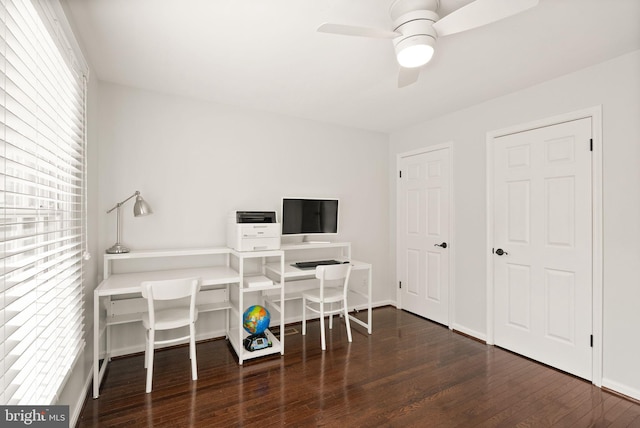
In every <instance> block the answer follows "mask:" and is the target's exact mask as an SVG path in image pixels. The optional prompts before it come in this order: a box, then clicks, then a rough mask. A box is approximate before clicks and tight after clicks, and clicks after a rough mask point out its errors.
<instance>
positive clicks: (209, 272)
mask: <svg viewBox="0 0 640 428" xmlns="http://www.w3.org/2000/svg"><path fill="white" fill-rule="evenodd" d="M229 254H230V250H229V249H228V248H199V249H187V250H184V249H183V250H151V251H132V252H130V253H126V254H105V255H104V263H105V269H104V280H103V281H102V282H101V283H100V285H98V287H96V289H95V290H94V292H93V397H94V398H98V395H99V392H100V383H101V382H102V378H103V376H104V373H105V370H106V368H107V364H108V362H109V360H110V358H111V356H110V353H111V349H110V346H111V337H110V335H111V329H110V327H111V326H112V325H116V324H123V323H129V322H137V321H140V320H141V312H136V311H137V308H136V307H134V304H135V303H137V307H139V303H140V302H139V300H140V299H131V300H126V301H119V302H123V304H124V305H126V304H128V303H131V305H130V307H129V308H128V309H130V310H126V311H124V313H121V314H119V313H114V311H110V310H108V311H107V313H108V315H107V319H106V321H105V325H104V326H103V328H104V329H105V330H106V354H105V357H104V362H103V364H102V367H100V338H101V333H102V330H103V328H101V326H100V299H101V298H108V299H109V303H113V302H111V297H114V296H122V295H127V294H139V293H140V283H141V282H142V281H153V280H160V279H177V278H188V277H200V278H201V279H202V287H203V291H201V292H200V294H199V295H198V310H199V311H201V312H205V311H215V310H228V309H230V305H229V303H228V301H226V300H227V299H224V300H222V301H219V300H221V299H222V297H223V294H224V295H226V296H227V297H228V294H229V290H228V288H229V284H235V283H239V281H240V275H239V273H238V272H237V271H235V270H234V269H232V268H231V267H229ZM201 255H226V265H223V266H211V267H202V268H190V269H171V270H154V271H147V272H135V273H122V274H112V273H111V272H112V266H111V263H112V262H114V261H119V260H120V261H121V260H130V259H141V258H159V257H175V256H201ZM222 285H225V286H226V287H225V288H224V289H220V288H218V289H215V288H214V287H215V286H218V287H220V286H222ZM207 288H213V289H211V290H207ZM221 292H222V293H221ZM144 310H145V309H143V311H144ZM227 322H228V317H227ZM227 330H228V325H227Z"/></svg>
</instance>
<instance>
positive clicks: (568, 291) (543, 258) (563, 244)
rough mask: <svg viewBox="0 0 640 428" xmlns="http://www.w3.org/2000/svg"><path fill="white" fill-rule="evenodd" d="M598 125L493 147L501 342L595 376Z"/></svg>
mask: <svg viewBox="0 0 640 428" xmlns="http://www.w3.org/2000/svg"><path fill="white" fill-rule="evenodd" d="M590 141H591V118H585V119H579V120H573V121H569V122H565V123H560V124H556V125H553V126H546V127H542V128H538V129H533V130H529V131H525V132H519V133H515V134H511V135H506V136H502V137H498V138H495V139H494V141H493V195H494V200H493V231H494V236H493V245H494V246H495V247H494V248H493V278H494V284H493V287H494V288H493V290H494V302H493V303H494V306H493V307H494V313H493V320H494V335H495V336H494V341H495V344H496V345H499V346H502V347H504V348H507V349H510V350H512V351H514V352H517V353H519V354H522V355H525V356H527V357H530V358H533V359H535V360H537V361H541V362H543V363H546V364H549V365H551V366H553V367H556V368H559V369H561V370H564V371H566V372H569V373H572V374H575V375H577V376H580V377H582V378H585V379H591V377H592V352H591V350H592V348H591V334H592V289H593V281H592V245H593V243H592V218H591V217H592V205H591V204H592V201H591V194H592V192H591V151H590Z"/></svg>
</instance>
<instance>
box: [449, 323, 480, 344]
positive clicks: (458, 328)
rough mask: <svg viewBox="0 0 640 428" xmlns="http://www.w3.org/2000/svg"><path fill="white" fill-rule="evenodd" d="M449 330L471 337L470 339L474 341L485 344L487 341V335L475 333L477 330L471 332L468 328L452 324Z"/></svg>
mask: <svg viewBox="0 0 640 428" xmlns="http://www.w3.org/2000/svg"><path fill="white" fill-rule="evenodd" d="M451 329H452V330H455V331H457V332H459V333H463V334H466V335H467V336H471V337H473V338H475V339H478V340H482V341H484V342H486V340H487V335H486V334H484V333H482V332H480V331H477V330H472V329H470V328H468V327H465V326H463V325H460V324H457V323H453V325H452V326H451Z"/></svg>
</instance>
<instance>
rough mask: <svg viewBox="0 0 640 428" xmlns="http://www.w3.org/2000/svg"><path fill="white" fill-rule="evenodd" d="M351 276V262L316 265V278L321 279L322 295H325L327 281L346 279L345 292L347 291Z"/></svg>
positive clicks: (343, 285)
mask: <svg viewBox="0 0 640 428" xmlns="http://www.w3.org/2000/svg"><path fill="white" fill-rule="evenodd" d="M350 276H351V264H350V263H343V264H338V265H319V266H317V267H316V278H318V279H319V280H320V297H321V298H322V297H323V296H324V287H325V281H336V280H344V282H343V284H342V289H343V292H344V293H346V292H347V287H348V285H349V277H350Z"/></svg>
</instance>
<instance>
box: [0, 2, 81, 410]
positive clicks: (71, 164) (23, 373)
mask: <svg viewBox="0 0 640 428" xmlns="http://www.w3.org/2000/svg"><path fill="white" fill-rule="evenodd" d="M0 2H1V6H0V104H1V106H0V109H1V110H0V138H1V141H0V211H1V212H0V222H1V223H0V239H1V243H0V258H1V261H0V347H1V348H0V359H1V360H0V376H2V379H1V380H0V403H2V404H29V405H48V404H54V403H55V401H56V398H57V394H58V393H59V391H60V389H61V388H62V387H63V385H64V382H65V381H66V378H67V376H68V374H69V372H70V370H71V369H72V367H73V364H74V363H75V361H76V359H77V357H78V356H79V355H80V353H81V351H82V348H83V347H84V336H83V329H84V325H83V324H84V314H83V290H82V283H83V259H82V255H83V251H84V234H85V223H84V222H83V220H84V216H85V212H84V211H85V205H84V200H85V189H84V188H85V180H84V171H85V168H84V162H85V142H84V141H85V138H84V133H85V130H84V109H85V96H84V91H85V89H84V87H85V85H84V81H83V76H81V75H79V74H78V73H77V72H76V71H74V70H73V69H71V68H70V66H69V61H68V55H69V52H64V51H62V52H61V50H60V49H59V48H58V46H60V43H59V42H60V41H59V40H57V39H54V38H53V37H52V35H51V32H50V31H49V30H48V29H47V26H46V25H45V22H44V21H43V20H42V19H41V18H40V15H39V14H38V11H37V10H36V8H35V7H34V5H33V4H32V3H31V1H29V0H0Z"/></svg>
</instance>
